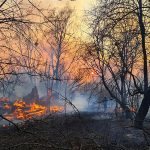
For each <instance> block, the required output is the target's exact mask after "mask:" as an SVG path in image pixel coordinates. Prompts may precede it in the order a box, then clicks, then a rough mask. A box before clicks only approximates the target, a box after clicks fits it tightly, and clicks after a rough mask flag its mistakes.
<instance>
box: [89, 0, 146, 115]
mask: <svg viewBox="0 0 150 150" xmlns="http://www.w3.org/2000/svg"><path fill="white" fill-rule="evenodd" d="M140 5H141V2H140V1H138V3H136V2H135V1H120V0H118V1H101V2H100V3H98V5H97V6H96V7H95V8H94V9H93V11H92V23H91V26H90V27H91V28H92V29H93V33H92V37H93V39H94V40H93V43H94V44H92V47H95V48H94V49H93V48H91V47H90V49H91V50H90V52H92V56H93V54H94V59H92V60H91V61H89V60H87V62H88V63H89V62H90V63H91V62H92V65H91V67H94V68H97V69H96V71H97V74H100V77H101V80H102V81H103V84H104V86H105V88H106V89H107V90H108V91H109V93H110V95H111V96H112V97H114V98H115V99H116V100H117V101H118V103H119V104H120V105H121V106H122V108H123V109H124V110H125V111H127V112H130V109H129V108H128V107H127V106H128V99H129V98H130V96H131V95H134V94H135V92H131V90H133V91H134V90H135V89H136V90H137V91H138V92H137V93H143V91H145V89H146V86H147V82H148V78H147V73H146V72H147V71H146V70H147V67H146V66H147V58H146V57H147V54H145V53H146V51H145V50H144V49H145V48H144V49H143V45H144V43H145V42H144V41H145V40H144V41H143V38H145V37H144V36H143V35H142V34H143V31H142V30H143V29H144V28H146V26H145V24H144V22H143V23H142V20H139V19H140V18H141V17H145V18H147V17H148V15H146V12H147V11H149V10H148V6H149V2H147V1H145V2H143V6H142V9H143V12H142V11H139V10H140V9H141V6H140ZM139 12H140V13H141V14H139ZM90 19H91V18H90ZM146 21H147V20H145V22H146ZM140 22H141V23H140ZM141 24H143V25H141ZM141 28H143V29H141ZM144 30H146V31H148V27H147V29H144ZM144 35H145V33H144ZM141 37H142V38H141ZM141 48H142V49H141ZM141 50H142V52H143V60H144V62H143V64H144V65H143V66H144V68H145V69H144V70H145V71H144V72H143V74H144V89H143V88H142V86H141V85H142V84H140V82H139V83H137V80H138V78H136V74H135V73H136V72H137V70H138V71H139V69H137V68H136V66H137V64H138V63H139V61H140V59H139V58H140V57H139V55H138V54H139V52H141ZM90 52H89V57H90V56H91V54H90ZM138 57H139V58H138ZM136 61H138V63H136ZM115 91H116V92H115ZM131 93H132V94H131ZM133 93H134V94H133ZM118 94H119V95H118ZM118 96H119V97H118ZM120 102H121V103H120ZM141 106H142V105H141ZM147 107H149V106H148V105H147ZM139 110H140V109H139ZM142 114H143V113H142ZM137 116H138V115H137Z"/></svg>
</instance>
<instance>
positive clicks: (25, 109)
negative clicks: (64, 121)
mask: <svg viewBox="0 0 150 150" xmlns="http://www.w3.org/2000/svg"><path fill="white" fill-rule="evenodd" d="M6 106H7V105H6ZM6 106H5V107H6ZM5 107H4V109H7V110H9V109H11V111H10V112H11V113H7V114H4V117H5V118H7V119H8V120H12V121H13V120H16V119H18V120H27V119H32V118H37V117H42V116H44V115H46V114H48V113H49V112H51V113H56V112H62V111H63V106H59V105H53V106H48V107H46V106H43V105H40V104H37V103H35V102H33V103H30V104H27V103H26V102H24V101H23V100H16V101H15V102H14V103H13V105H12V106H9V107H8V106H7V107H6V108H5Z"/></svg>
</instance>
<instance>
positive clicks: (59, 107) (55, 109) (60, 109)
mask: <svg viewBox="0 0 150 150" xmlns="http://www.w3.org/2000/svg"><path fill="white" fill-rule="evenodd" d="M63 109H64V108H63V107H62V106H56V105H55V106H50V112H61V111H63Z"/></svg>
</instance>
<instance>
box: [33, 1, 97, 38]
mask: <svg viewBox="0 0 150 150" xmlns="http://www.w3.org/2000/svg"><path fill="white" fill-rule="evenodd" d="M33 1H36V2H37V0H33ZM38 1H39V2H40V3H41V6H43V7H45V8H46V7H50V8H53V7H54V8H61V7H63V6H65V5H69V6H71V7H72V8H73V9H74V10H75V12H74V14H75V16H76V18H75V21H76V23H78V25H79V27H78V31H76V33H77V35H79V34H82V36H84V35H86V34H85V32H84V31H86V30H87V29H86V25H85V24H84V20H83V18H82V17H83V15H84V12H85V10H89V9H90V7H91V6H92V4H94V2H95V1H96V0H74V1H71V0H38ZM82 31H83V32H82Z"/></svg>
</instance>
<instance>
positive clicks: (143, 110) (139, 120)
mask: <svg viewBox="0 0 150 150" xmlns="http://www.w3.org/2000/svg"><path fill="white" fill-rule="evenodd" d="M149 105H150V87H149V88H148V90H147V92H146V94H145V96H144V98H143V100H142V103H141V106H140V108H139V111H138V113H137V115H136V117H135V121H134V127H135V128H138V129H142V128H143V121H144V119H145V117H146V115H147V112H148V109H149Z"/></svg>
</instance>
